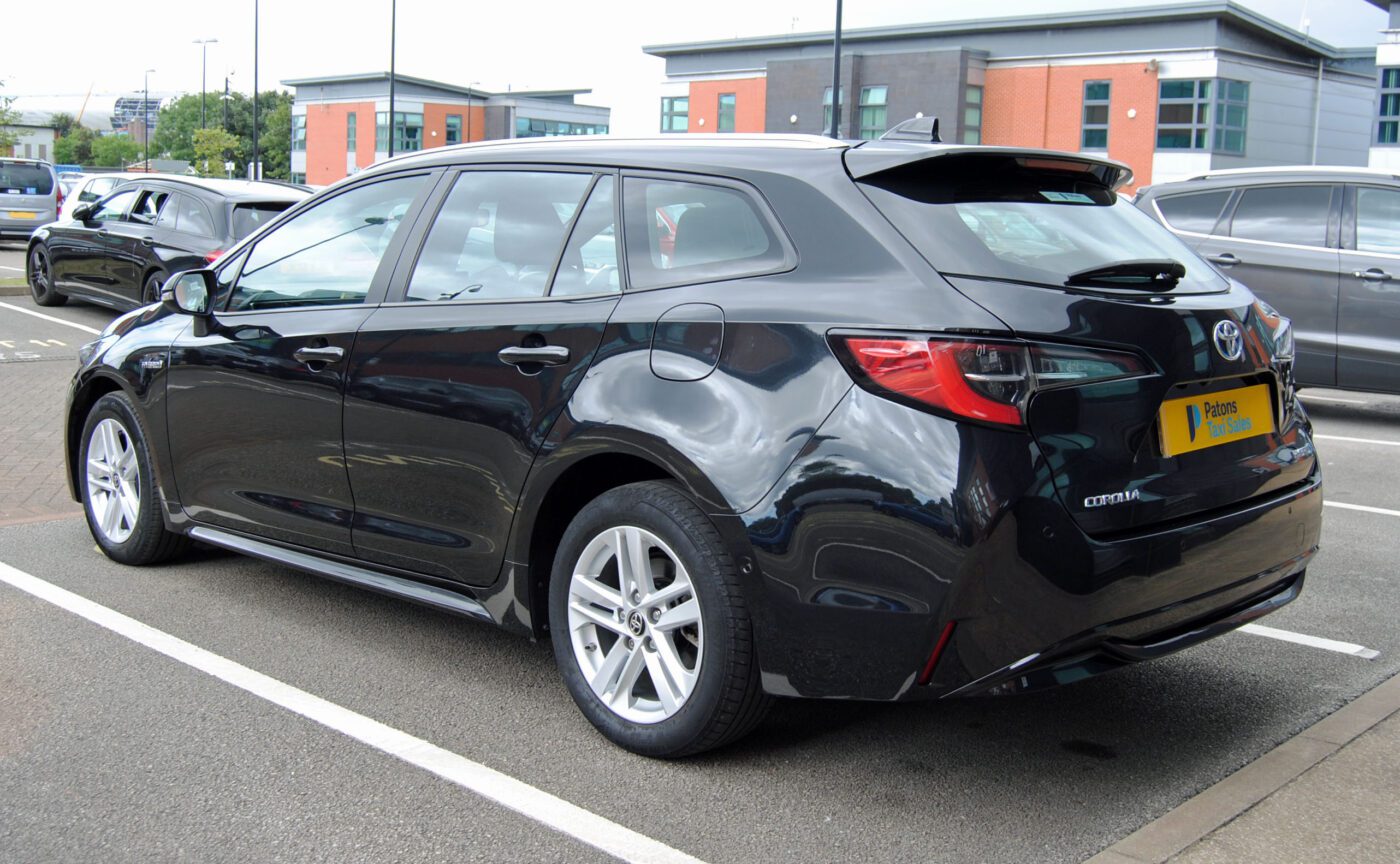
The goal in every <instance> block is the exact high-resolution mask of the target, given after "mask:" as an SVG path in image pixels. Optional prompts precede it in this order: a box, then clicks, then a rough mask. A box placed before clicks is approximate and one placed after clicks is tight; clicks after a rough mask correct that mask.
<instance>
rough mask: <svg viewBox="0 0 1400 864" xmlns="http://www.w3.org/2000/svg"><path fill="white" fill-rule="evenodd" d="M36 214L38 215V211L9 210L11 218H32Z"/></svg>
mask: <svg viewBox="0 0 1400 864" xmlns="http://www.w3.org/2000/svg"><path fill="white" fill-rule="evenodd" d="M38 215H39V214H38V213H30V212H29V211H27V210H11V211H10V218H11V219H33V218H34V217H35V216H38Z"/></svg>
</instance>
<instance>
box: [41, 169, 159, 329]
mask: <svg viewBox="0 0 1400 864" xmlns="http://www.w3.org/2000/svg"><path fill="white" fill-rule="evenodd" d="M138 194H139V192H138V190H136V189H134V188H131V189H122V190H121V191H119V192H116V193H114V194H113V195H111V196H110V197H108V198H106V199H104V200H102V201H100V202H98V203H96V204H93V205H91V206H92V213H90V214H89V216H88V218H87V219H85V220H83V221H82V222H78V221H72V222H58V223H55V224H54V226H53V228H52V229H50V239H49V261H50V262H51V264H50V266H51V267H52V268H53V279H54V287H56V288H57V289H58V290H59V291H61V292H63V293H64V294H68V293H74V294H86V295H89V296H91V297H94V299H102V300H108V301H111V300H112V298H114V297H116V296H117V295H116V294H115V292H114V291H113V290H112V282H111V277H110V276H109V275H108V271H107V256H108V255H111V254H112V252H113V251H114V250H115V249H116V247H117V245H118V244H120V242H121V237H120V235H115V236H114V235H113V234H112V227H113V226H114V225H119V224H121V223H122V221H123V220H125V219H126V214H127V211H128V210H130V209H131V207H132V205H134V204H135V203H136V198H137V195H138Z"/></svg>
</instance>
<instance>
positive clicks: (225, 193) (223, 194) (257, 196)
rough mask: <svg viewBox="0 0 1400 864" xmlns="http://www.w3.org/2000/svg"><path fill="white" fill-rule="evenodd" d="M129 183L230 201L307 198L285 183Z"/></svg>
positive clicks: (172, 177)
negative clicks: (178, 188)
mask: <svg viewBox="0 0 1400 864" xmlns="http://www.w3.org/2000/svg"><path fill="white" fill-rule="evenodd" d="M129 179H132V180H137V181H148V182H157V183H162V184H167V185H177V186H181V187H183V188H184V189H185V191H196V192H203V193H205V195H206V196H214V197H218V198H222V199H225V200H230V201H289V202H296V201H300V200H302V199H303V198H306V197H309V196H310V194H311V193H310V191H309V190H306V189H303V188H301V187H299V186H295V185H292V184H289V183H276V182H268V181H259V180H225V179H222V178H218V177H189V176H185V175H181V174H145V175H143V174H135V175H132V177H131V178H129Z"/></svg>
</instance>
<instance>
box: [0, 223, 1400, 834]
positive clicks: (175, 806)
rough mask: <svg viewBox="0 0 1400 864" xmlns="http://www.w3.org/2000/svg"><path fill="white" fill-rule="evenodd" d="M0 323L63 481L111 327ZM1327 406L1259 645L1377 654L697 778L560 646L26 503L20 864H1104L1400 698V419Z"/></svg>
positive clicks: (785, 737)
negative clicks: (1101, 858)
mask: <svg viewBox="0 0 1400 864" xmlns="http://www.w3.org/2000/svg"><path fill="white" fill-rule="evenodd" d="M0 248H3V249H12V248H14V247H0ZM12 257H13V258H14V259H16V260H18V256H17V255H16V256H11V254H10V253H9V252H8V251H0V265H7V264H10V262H11V260H12ZM17 266H20V267H22V260H18V264H17ZM6 272H8V271H0V274H3V273H6ZM0 303H3V304H5V305H0V346H3V345H4V344H5V343H6V342H14V343H15V344H16V345H19V344H26V345H29V346H30V347H29V348H25V349H11V350H25V351H27V352H29V353H33V354H36V355H38V356H35V357H28V358H23V359H17V358H15V357H14V356H13V355H10V356H8V357H5V358H0V388H3V389H4V392H6V393H9V394H16V393H22V394H24V395H23V396H22V397H15V396H14V395H11V397H10V398H9V400H8V405H7V408H6V411H7V412H8V414H9V415H10V418H9V419H8V420H5V421H4V422H5V423H18V422H19V419H18V418H28V422H29V424H30V426H29V427H27V428H32V427H33V426H34V424H35V423H38V424H39V426H40V427H42V426H43V424H45V423H49V422H52V424H53V425H52V427H51V438H50V439H47V440H46V439H44V438H43V437H42V434H41V433H39V434H33V435H32V437H30V438H26V439H25V441H24V443H23V446H17V445H16V444H15V443H14V442H13V441H12V445H11V446H10V447H8V448H6V449H5V451H3V453H0V478H3V477H5V476H8V475H9V474H16V473H17V474H19V475H21V476H23V477H24V478H27V479H26V481H25V482H27V483H29V485H31V486H36V485H43V484H46V483H53V482H61V480H55V479H54V478H60V477H61V474H60V473H59V471H58V466H59V464H60V461H61V457H60V453H59V444H58V442H59V441H60V440H61V432H60V429H59V427H58V425H57V418H58V416H59V412H60V409H61V404H62V399H63V385H64V382H65V381H66V379H67V377H68V375H69V374H70V373H71V371H72V368H73V362H74V361H73V359H72V352H73V351H75V350H76V346H77V345H78V344H80V343H81V342H83V341H86V340H87V339H89V338H91V336H90V335H87V333H86V332H85V331H84V330H82V329H79V328H75V327H72V326H69V324H65V323H60V321H66V322H70V323H73V324H78V325H80V326H81V327H87V328H94V327H99V326H101V323H102V322H103V321H105V320H109V319H110V317H111V315H110V314H109V313H106V312H103V311H101V310H97V309H95V308H93V307H88V306H82V305H78V304H70V306H69V307H64V308H61V309H56V310H54V309H44V310H39V309H37V308H36V307H34V306H33V305H32V304H31V303H29V301H28V300H27V299H26V298H22V297H0ZM21 310H23V311H21ZM30 313H39V314H42V315H45V316H49V318H50V319H51V318H57V319H60V321H53V320H48V319H46V318H42V317H36V315H34V314H30ZM51 341H58V342H64V343H65V344H64V345H62V346H56V345H52V344H48V343H49V342H51ZM37 342H44V343H45V344H44V345H37V344H33V343H37ZM4 351H6V349H5V348H3V347H0V352H4ZM1305 395H1306V402H1307V405H1308V408H1309V410H1310V411H1311V413H1312V415H1313V418H1314V422H1315V425H1316V431H1317V433H1318V435H1319V440H1318V442H1317V446H1318V451H1319V453H1320V454H1321V456H1322V459H1323V462H1324V464H1325V470H1326V488H1327V491H1326V495H1327V499H1328V503H1329V505H1331V506H1328V507H1327V509H1326V515H1325V525H1324V533H1323V543H1324V548H1323V550H1322V552H1321V553H1320V554H1319V556H1318V558H1317V559H1316V561H1315V563H1314V565H1313V566H1312V568H1311V570H1310V572H1309V574H1308V582H1307V587H1306V589H1305V591H1304V593H1303V596H1302V597H1301V598H1300V599H1299V600H1298V601H1297V602H1295V603H1294V604H1293V605H1291V606H1289V607H1287V608H1285V609H1284V610H1282V611H1281V612H1279V613H1278V614H1276V615H1273V616H1270V617H1269V618H1268V619H1266V620H1265V621H1264V622H1262V623H1264V624H1266V625H1267V626H1268V627H1270V628H1275V629H1279V630H1284V631H1288V632H1289V633H1291V634H1302V635H1304V636H1310V637H1319V638H1321V639H1326V640H1334V641H1337V642H1342V643H1347V644H1350V645H1354V646H1361V647H1363V648H1365V649H1368V651H1370V652H1376V656H1374V657H1373V658H1371V659H1365V658H1363V657H1361V656H1357V654H1356V653H1347V652H1345V651H1341V650H1335V649H1336V647H1337V646H1331V647H1318V646H1317V645H1315V644H1299V643H1297V642H1290V641H1282V640H1280V639H1277V638H1271V637H1268V636H1264V635H1259V634H1258V633H1254V632H1236V633H1231V634H1228V635H1226V636H1223V637H1221V638H1219V639H1216V640H1214V641H1212V642H1209V643H1207V644H1205V645H1202V646H1199V647H1196V648H1193V649H1190V650H1188V651H1185V652H1183V653H1180V654H1177V655H1174V656H1172V657H1169V658H1166V659H1164V660H1160V661H1157V662H1154V663H1150V664H1144V665H1141V666H1138V667H1135V668H1131V669H1127V670H1123V671H1120V672H1117V673H1114V674H1110V675H1106V676H1101V677H1099V678H1096V679H1091V680H1089V681H1086V682H1082V683H1079V684H1076V685H1073V686H1070V687H1065V688H1061V689H1058V690H1055V691H1051V692H1046V693H1042V694H1036V695H1026V696H1016V697H1009V698H1002V699H983V700H968V701H957V702H944V703H934V704H910V705H879V704H854V703H840V702H783V703H780V704H779V706H778V707H777V709H776V710H775V711H774V712H773V713H772V714H771V715H770V717H769V719H768V721H767V722H766V723H765V724H764V725H763V726H762V727H761V728H760V729H759V730H758V731H757V732H756V733H755V734H754V735H752V736H750V737H749V738H746V739H744V740H743V741H741V742H740V743H739V744H738V745H737V746H733V747H730V748H728V749H725V750H722V751H720V752H717V753H712V754H707V755H705V756H703V757H700V758H696V759H690V760H686V761H682V762H673V763H663V762H656V761H651V760H647V759H643V758H640V757H636V756H632V755H631V754H628V753H626V752H623V751H621V750H618V749H616V748H614V747H612V746H611V745H609V744H608V743H607V742H606V741H604V740H603V739H602V738H601V737H600V736H598V735H597V734H596V733H595V732H594V731H593V729H592V728H591V727H590V726H589V725H588V724H587V722H586V721H585V720H584V719H583V717H582V716H581V715H580V714H579V713H578V712H577V710H576V709H575V708H574V705H573V703H572V701H571V700H570V699H569V696H568V694H567V692H566V691H565V689H564V687H563V685H562V684H561V683H560V682H559V680H558V678H557V675H556V673H555V671H554V667H553V660H552V657H551V655H550V653H549V651H548V649H547V647H546V646H544V645H532V644H530V643H528V642H525V641H522V640H520V639H518V638H515V637H512V636H508V635H506V634H504V633H501V632H498V631H495V630H493V629H491V628H489V627H486V626H482V625H479V624H475V623H472V622H469V621H464V620H460V619H456V618H453V617H450V616H447V615H445V614H441V613H438V612H435V611H428V610H424V609H421V608H419V607H416V606H412V605H409V604H407V603H404V602H401V601H397V600H391V599H386V598H383V597H380V596H377V595H374V594H370V593H366V592H362V591H357V590H355V589H352V588H348V587H344V586H341V585H337V584H334V583H330V582H325V581H321V580H318V579H316V578H315V577H312V576H308V575H304V574H301V573H298V572H295V571H291V570H287V569H284V568H280V567H276V566H273V565H269V564H265V563H262V562H258V561H254V560H251V559H246V558H241V557H236V556H232V555H226V554H223V553H215V552H200V553H197V554H195V555H194V556H192V557H190V558H188V559H185V560H182V561H180V562H178V563H175V564H171V565H167V566H162V567H156V568H149V569H133V568H126V567H122V566H120V565H117V564H114V563H112V562H110V561H109V560H107V559H106V558H105V557H103V556H102V555H100V554H99V553H98V552H97V551H96V549H95V547H94V545H93V541H92V539H91V537H90V536H89V534H88V532H87V529H86V526H85V525H84V524H83V521H82V519H81V518H75V517H74V516H72V515H69V514H71V513H72V512H73V508H72V507H71V502H68V504H69V510H68V511H67V513H65V512H63V511H62V510H61V509H60V508H61V505H62V503H63V502H62V501H61V497H62V496H58V498H59V500H57V501H56V503H55V504H54V505H53V507H54V508H55V509H54V511H53V512H52V513H49V514H48V517H51V518H42V519H41V518H39V517H36V516H34V514H27V515H25V514H21V515H16V514H15V513H13V512H12V511H11V510H9V509H5V508H9V507H11V501H12V494H11V493H9V492H7V493H6V494H5V495H4V496H3V497H0V562H2V563H3V565H5V566H0V576H4V577H6V578H4V579H0V860H4V861H23V862H30V861H59V860H62V861H96V860H101V861H104V862H122V861H150V860H190V861H321V860H327V861H376V862H378V861H429V860H439V859H441V860H450V861H464V860H465V861H476V860H480V861H590V860H612V858H611V857H610V856H609V855H607V854H605V853H604V852H603V851H601V850H600V849H599V848H598V847H599V846H600V845H603V846H605V847H606V848H611V849H613V850H614V851H615V852H618V854H620V855H623V856H625V857H630V858H633V859H634V860H666V859H667V858H668V857H669V858H670V859H671V860H687V859H686V858H685V857H684V856H693V857H694V858H696V859H700V860H703V861H709V862H730V861H734V862H738V861H772V862H786V861H794V862H796V861H848V860H863V861H877V862H884V861H890V862H893V861H901V862H903V861H910V860H917V861H1044V862H1078V861H1082V860H1084V859H1086V858H1088V857H1090V856H1092V855H1093V854H1095V853H1096V852H1098V851H1099V850H1101V849H1103V848H1104V847H1106V846H1108V845H1109V844H1112V843H1113V842H1115V841H1116V840H1118V839H1120V838H1122V837H1124V836H1125V835H1127V834H1129V833H1131V832H1132V831H1134V830H1135V829H1137V828H1138V827H1140V826H1142V825H1143V824H1144V823H1146V822H1148V821H1150V820H1152V819H1154V818H1156V817H1157V816H1159V815H1161V814H1162V813H1164V812H1166V811H1167V810H1169V809H1171V808H1172V807H1174V806H1176V805H1177V804H1179V803H1181V802H1182V801H1184V800H1186V799H1187V798H1189V797H1191V796H1192V795H1193V794H1195V793H1196V792H1198V791H1200V790H1201V789H1204V788H1205V787H1207V786H1209V785H1211V784H1213V783H1215V782H1216V781H1218V780H1220V779H1221V778H1223V777H1225V776H1226V775H1228V774H1230V773H1231V772H1233V771H1235V770H1236V769H1238V768H1239V767H1241V766H1242V765H1245V764H1247V763H1249V762H1250V761H1252V760H1254V759H1255V758H1257V757H1258V756H1260V755H1261V754H1263V753H1265V752H1267V751H1269V750H1270V749H1271V748H1273V747H1274V746H1276V745H1277V744H1279V743H1280V742H1282V741H1284V740H1285V739H1287V738H1289V737H1290V736H1291V735H1293V734H1294V733H1296V732H1298V731H1299V730H1301V729H1303V728H1304V727H1306V726H1308V725H1310V724H1311V723H1313V722H1314V721H1316V720H1318V719H1319V718H1321V717H1323V716H1326V715H1327V714H1329V713H1331V712H1333V711H1335V710H1336V709H1337V708H1338V707H1340V706H1342V705H1344V704H1346V703H1347V702H1348V701H1350V700H1352V699H1354V698H1355V697H1357V696H1358V695H1360V694H1362V693H1364V692H1366V691H1367V690H1369V689H1370V688H1372V687H1373V686H1375V685H1376V684H1378V683H1380V682H1381V681H1383V680H1385V679H1386V678H1389V677H1390V676H1392V675H1394V674H1396V673H1397V672H1398V671H1400V619H1397V617H1396V616H1395V615H1394V613H1393V610H1394V609H1396V608H1400V584H1398V583H1397V580H1396V579H1395V566H1394V563H1393V562H1394V561H1395V560H1396V558H1397V556H1400V530H1398V529H1400V486H1398V485H1397V484H1396V483H1395V478H1396V475H1397V472H1396V469H1395V465H1396V462H1397V457H1400V398H1394V397H1381V396H1374V395H1370V394H1354V393H1343V392H1334V391H1315V392H1314V391H1309V392H1308V393H1307V394H1305ZM35 418H37V420H36V419H35ZM4 428H5V429H7V430H8V429H9V428H10V427H8V426H6V427H4ZM30 462H34V463H36V464H35V465H34V466H33V467H29V463H30ZM20 465H23V466H26V467H24V470H23V471H19V472H16V471H15V470H14V469H15V466H20ZM45 472H47V473H45ZM50 491H51V490H50ZM60 491H61V490H60ZM1343 505H1349V506H1343ZM1356 508H1369V509H1356ZM15 572H18V573H19V574H20V576H14V575H13V574H14V573H15ZM24 574H28V575H29V576H31V577H35V578H37V580H42V582H41V583H33V582H28V581H26V580H25V579H24V578H22V577H23V576H24ZM17 582H21V583H24V584H29V585H31V586H33V585H35V584H38V585H40V586H42V585H43V584H47V585H48V586H53V587H56V588H57V589H62V591H63V592H71V594H73V595H77V598H78V599H73V598H71V597H70V596H69V595H67V594H64V593H62V592H60V591H53V590H50V589H49V588H42V591H45V592H47V596H48V597H49V599H40V598H39V597H37V596H35V595H34V594H33V593H29V592H27V591H22V590H19V589H18V588H16V587H14V586H15V584H16V583H17ZM83 600H86V601H90V603H91V604H97V606H96V607H94V606H91V605H85V604H84V603H83V602H82V601H83ZM75 611H76V612H78V613H80V614H75ZM111 612H115V613H120V615H121V616H127V618H129V619H134V622H139V623H140V624H144V625H147V627H149V628H154V629H155V631H160V632H159V633H155V634H154V635H153V634H152V632H151V631H146V630H142V629H141V628H140V627H137V626H133V625H132V624H130V623H127V622H125V621H124V620H123V619H120V618H119V617H116V616H113V615H111V614H110V613H111ZM84 615H87V617H83V616H84ZM94 618H96V619H98V620H92V619H94ZM114 627H115V628H116V629H117V631H122V632H126V633H127V634H128V635H120V633H119V632H114V630H113V628H114ZM162 634H168V635H169V636H173V637H176V638H177V639H178V640H183V643H174V642H171V641H170V640H169V639H168V638H166V637H165V636H164V635H162ZM133 636H134V637H137V638H132V637H133ZM184 643H188V644H184ZM157 649H158V650H157ZM191 649H203V651H204V652H212V655H217V656H216V657H214V659H212V660H211V659H210V657H209V655H206V654H202V653H200V652H199V651H198V650H191ZM162 651H165V653H161V652H162ZM220 658H222V661H220ZM205 670H208V671H205ZM211 672H212V673H213V674H211ZM248 672H253V673H261V676H267V678H261V677H258V676H256V675H250V674H245V673H248ZM267 679H272V682H271V683H268V680H267ZM288 686H289V687H290V688H297V689H296V690H289V689H287V688H288ZM279 687H280V688H281V689H279ZM298 691H300V693H298ZM308 694H309V696H311V697H319V699H320V700H325V702H324V703H322V702H317V701H315V700H308V699H306V698H303V697H305V696H307V695H308ZM327 703H329V707H327ZM284 706H288V707H284ZM351 712H353V713H351ZM312 718H316V719H312ZM366 720H368V721H377V722H378V723H380V724H385V725H386V726H387V727H391V728H390V729H389V730H388V731H385V730H384V729H383V728H381V727H375V726H371V725H369V724H368V723H367V722H366ZM326 723H331V725H329V726H328V725H325V724H326ZM332 727H334V728H332ZM337 729H339V730H341V731H336V730H337ZM409 736H412V737H409ZM367 741H368V742H370V743H366V742H367ZM415 741H416V742H419V743H415ZM421 742H427V743H429V744H431V745H435V746H436V748H440V749H433V748H431V747H427V746H425V745H422V744H421ZM386 751H392V752H395V753H398V754H399V755H397V756H395V755H390V754H389V752H386ZM423 766H427V769H428V770H425V767H423ZM480 766H485V767H486V768H489V769H494V771H496V772H500V774H499V775H497V774H484V773H482V772H479V771H477V770H476V769H477V767H480ZM434 770H436V771H437V772H438V773H433V772H434ZM444 774H446V775H447V776H448V777H451V778H455V779H456V782H454V780H453V779H444V777H443V776H441V775H444ZM501 775H504V777H502V776H501ZM463 777H465V778H466V781H467V782H466V783H465V784H464V783H463V782H461V780H462V778H463ZM517 781H518V782H517ZM519 784H527V785H525V786H521V785H519ZM464 785H466V786H469V787H472V788H476V789H479V790H482V791H484V792H486V793H487V794H486V795H482V794H478V793H477V792H473V791H468V789H467V788H463V787H464ZM541 792H542V793H547V794H545V795H541V794H538V793H541ZM513 796H514V797H513ZM550 796H553V797H550ZM501 799H509V800H511V801H513V802H514V803H515V806H516V807H517V808H518V809H519V810H523V811H524V812H523V813H522V812H516V811H515V810H512V809H509V808H508V807H506V806H503V805H502V804H500V803H497V801H498V800H501ZM570 805H572V807H573V808H582V809H581V810H575V809H571V807H570ZM584 811H586V812H584ZM590 814H591V815H590ZM595 817H602V818H601V820H600V819H596V818H595ZM570 826H572V827H573V828H575V829H577V830H574V831H573V834H572V835H571V834H570V833H567V832H566V831H563V830H559V829H560V828H565V829H568V828H570ZM580 836H581V837H583V838H585V839H579V837H580ZM609 843H611V844H613V845H611V846H607V844H609ZM590 844H592V845H590ZM629 844H630V845H629ZM627 850H632V851H631V852H628V851H627Z"/></svg>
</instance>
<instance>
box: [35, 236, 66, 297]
mask: <svg viewBox="0 0 1400 864" xmlns="http://www.w3.org/2000/svg"><path fill="white" fill-rule="evenodd" d="M29 293H30V295H31V296H33V298H34V302H35V303H37V304H39V305H40V306H62V305H63V304H64V303H67V302H68V298H67V297H65V296H64V295H62V294H60V293H58V291H57V290H55V289H54V287H53V270H52V269H50V267H49V253H48V250H47V249H45V248H44V247H43V246H35V247H34V248H33V249H30V250H29Z"/></svg>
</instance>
